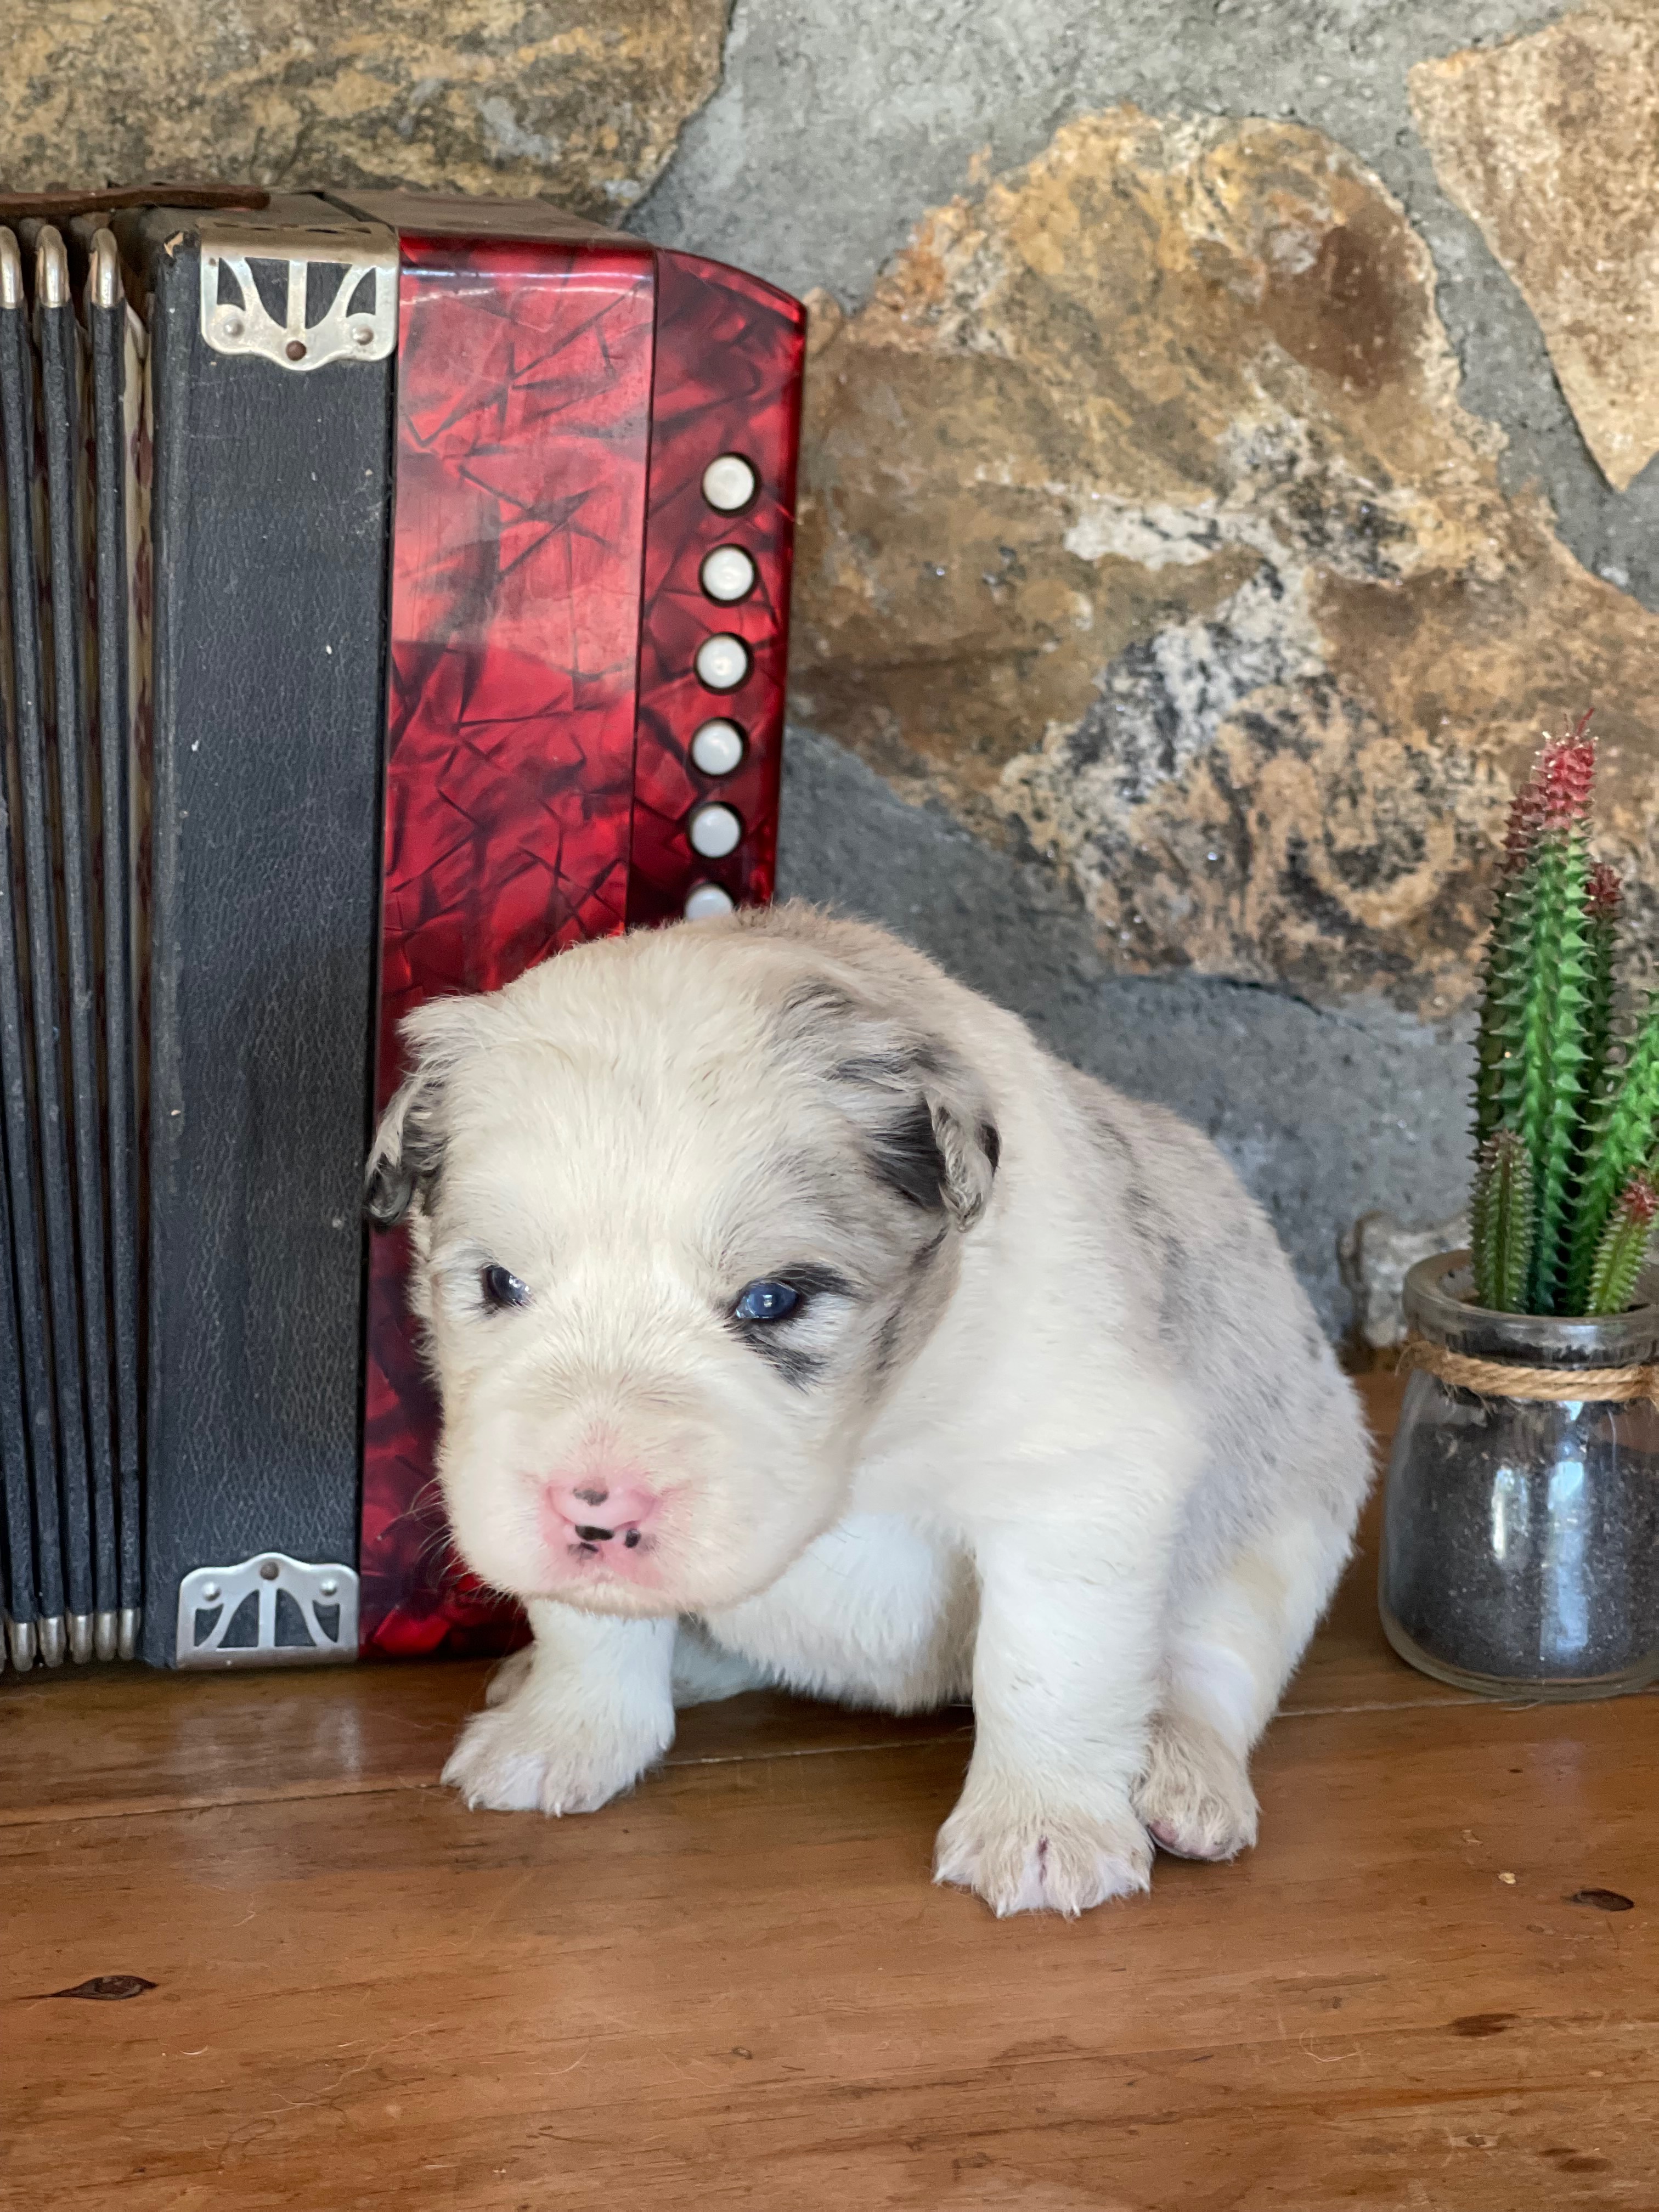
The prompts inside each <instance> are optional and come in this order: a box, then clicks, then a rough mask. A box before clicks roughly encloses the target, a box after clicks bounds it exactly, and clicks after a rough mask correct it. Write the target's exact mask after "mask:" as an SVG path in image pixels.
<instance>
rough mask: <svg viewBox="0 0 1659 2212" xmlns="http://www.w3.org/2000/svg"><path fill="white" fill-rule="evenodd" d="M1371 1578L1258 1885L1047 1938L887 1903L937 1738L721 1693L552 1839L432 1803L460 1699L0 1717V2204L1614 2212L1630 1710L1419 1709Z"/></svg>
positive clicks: (438, 1688)
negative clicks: (625, 1784)
mask: <svg viewBox="0 0 1659 2212" xmlns="http://www.w3.org/2000/svg"><path fill="white" fill-rule="evenodd" d="M1367 1387H1368V1390H1369V1391H1370V1395H1371V1396H1372V1398H1373V1400H1374V1402H1375V1403H1376V1407H1377V1408H1378V1411H1379V1413H1380V1415H1381V1417H1382V1418H1383V1420H1384V1421H1385V1422H1386V1419H1387V1418H1388V1416H1389V1413H1390V1411H1391V1408H1392V1401H1393V1390H1392V1385H1391V1384H1390V1383H1389V1381H1388V1380H1387V1379H1386V1378H1382V1379H1376V1380H1373V1381H1370V1382H1369V1383H1368V1386H1367ZM1374 1574H1375V1566H1374V1561H1373V1560H1372V1559H1371V1558H1370V1557H1369V1556H1362V1557H1361V1558H1360V1559H1358V1561H1357V1562H1356V1565H1355V1568H1354V1570H1353V1572H1352V1575H1351V1576H1350V1577H1349V1581H1348V1583H1347V1585H1346V1588H1345V1590H1344V1593H1343V1595H1342V1598H1341V1600H1340V1602H1339V1604H1338V1606H1337V1607H1336V1608H1335V1611H1334V1614H1333V1618H1332V1620H1331V1621H1330V1623H1329V1624H1328V1626H1327V1627H1326V1628H1325V1629H1324V1630H1323V1631H1322V1633H1321V1636H1320V1638H1319V1640H1318V1642H1317V1644H1316V1646H1315V1648H1314V1650H1313V1651H1312V1652H1311V1653H1310V1656H1309V1659H1308V1662H1307V1664H1306V1665H1305V1667H1304V1669H1303V1672H1302V1674H1301V1675H1300V1676H1299V1678H1298V1680H1297V1684H1296V1685H1295V1686H1294V1689H1293V1691H1292V1692H1291V1696H1290V1698H1289V1699H1287V1701H1286V1706H1285V1712H1284V1714H1283V1715H1282V1716H1281V1717H1280V1718H1279V1721H1278V1722H1277V1723H1275V1724H1274V1726H1273V1729H1272V1730H1271V1731H1270V1733H1269V1735H1268V1736H1267V1741H1266V1742H1265V1743H1264V1745H1263V1747H1262V1749H1261V1754H1260V1756H1259V1759H1258V1762H1257V1777H1258V1784H1259V1787H1260V1790H1261V1798H1262V1804H1263V1823H1262V1841H1261V1845H1260V1847H1259V1848H1258V1849H1257V1850H1255V1852H1254V1853H1253V1854H1251V1855H1250V1856H1249V1857H1248V1858H1246V1859H1244V1860H1242V1861H1240V1862H1239V1863H1237V1865H1235V1866H1232V1867H1200V1866H1188V1865H1185V1864H1181V1863H1175V1862H1171V1861H1168V1860H1160V1862H1159V1863H1158V1871H1157V1875H1156V1879H1155V1886H1154V1889H1153V1893H1152V1896H1151V1897H1150V1898H1147V1899H1139V1900H1137V1901H1135V1902H1133V1903H1132V1904H1118V1905H1108V1906H1106V1907H1104V1908H1103V1909H1102V1910H1101V1911H1097V1912H1095V1913H1091V1914H1090V1915H1088V1916H1087V1917H1085V1919H1083V1920H1082V1921H1080V1922H1078V1923H1072V1924H1066V1923H1060V1922H1055V1921H1048V1920H1041V1919H1032V1918H1025V1919H1021V1920H1017V1921H1012V1922H1008V1923H997V1922H995V1921H994V1920H993V1919H992V1917H990V1915H989V1914H988V1912H987V1911H985V1909H984V1908H983V1907H982V1906H981V1905H979V1904H978V1903H977V1902H976V1901H975V1899H971V1898H968V1897H965V1896H963V1895H960V1894H958V1893H954V1892H947V1891H941V1890H936V1889H934V1888H933V1887H931V1885H930V1883H929V1881H928V1878H927V1876H928V1859H929V1852H930V1849H931V1845H932V1841H933V1830H934V1828H935V1826H937V1825H938V1823H939V1820H941V1819H942V1818H943V1817H944V1815H945V1813H946V1812H947V1811H948V1810H949V1808H950V1805H951V1800H952V1797H953V1795H954V1793H955V1791H956V1789H957V1785H958V1784H959V1782H960V1779H961V1775H962V1771H963V1765H964V1764H965V1761H966V1759H967V1754H968V1749H969V1741H970V1729H969V1722H968V1717H967V1716H966V1715H965V1714H964V1713H961V1712H948V1713H945V1714H941V1715H936V1716H933V1717H928V1718H926V1719H921V1720H915V1721H895V1720H892V1719H890V1718H887V1717H883V1716H880V1715H872V1714H867V1713H847V1712H840V1711H834V1710H831V1709H828V1708H824V1707H821V1706H815V1705H805V1704H799V1703H795V1702H793V1701H791V1700H788V1699H781V1698H747V1699H739V1700H735V1701H733V1702H732V1704H730V1705H725V1706H719V1707H710V1708H707V1709H705V1710H703V1711H700V1712H696V1713H692V1714H689V1715H687V1716H686V1717H685V1720H684V1725H683V1727H682V1729H681V1734H680V1739H679V1741H678V1744H677V1745H676V1747H675V1749H674V1752H673V1753H672V1754H671V1758H670V1759H669V1761H668V1762H667V1764H666V1765H665V1767H664V1768H663V1769H662V1770H661V1771H659V1772H658V1773H656V1774H655V1775H653V1777H651V1778H649V1779H647V1782H646V1783H645V1784H643V1785H642V1786H641V1789H640V1790H638V1791H637V1792H636V1794H635V1796H633V1797H631V1798H629V1800H627V1801H626V1802H623V1803H621V1804H618V1805H615V1806H612V1807H611V1808H608V1809H607V1810H606V1811H605V1812H603V1813H600V1814H595V1815H592V1816H590V1817H588V1818H586V1819H576V1820H565V1821H544V1820H539V1819H537V1818H534V1817H532V1816H529V1815H525V1814H469V1813H466V1812H465V1811H463V1810H462V1809H461V1808H460V1807H459V1805H457V1804H456V1803H455V1802H453V1799H451V1798H450V1797H449V1796H448V1795H447V1793H445V1792H444V1791H442V1790H440V1789H438V1788H437V1787H436V1786H435V1785H436V1776H437V1773H438V1770H439V1767H440V1765H441V1763H442V1759H443V1757H444V1754H445V1751H446V1749H447V1745H448V1742H449V1740H450V1737H451V1735H453V1730H454V1728H455V1726H456V1724H457V1722H458V1721H459V1718H460V1717H461V1716H462V1715H463V1714H464V1713H465V1712H466V1711H469V1710H471V1707H472V1706H473V1705H476V1704H477V1701H478V1699H479V1697H480V1695H481V1692H482V1685H483V1673H484V1670H483V1669H482V1668H477V1667H473V1666H467V1665H457V1666H426V1667H420V1666H416V1667H410V1668H368V1667H364V1668H356V1669H341V1670H338V1671H328V1670H323V1671H319V1672H317V1673H315V1674H304V1675H301V1674H286V1675H284V1674H267V1675H257V1674H250V1675H243V1676H240V1677H237V1676H227V1677H222V1678H205V1679H204V1678H195V1679H191V1678H185V1679H178V1678H166V1677H159V1676H155V1675H151V1674H144V1673H143V1672H141V1671H138V1670H135V1669H131V1668H106V1669H101V1670H84V1671H80V1672H77V1673H76V1674H69V1673H68V1672H67V1670H66V1671H65V1673H64V1674H62V1675H58V1676H53V1677H50V1678H48V1677H45V1676H41V1675H34V1676H31V1677H29V1678H27V1679H26V1680H21V1681H20V1680H17V1678H15V1676H7V1677H5V1678H4V1679H3V1680H0V1896H3V1903H4V1908H5V1918H6V1929H7V1932H6V1938H5V1943H4V1948H3V1955H0V2203H3V2204H4V2205H5V2206H6V2207H7V2208H8V2212H9V2208H10V2207H12V2206H14V2205H15V2206H17V2207H19V2208H21V2207H25V2206H27V2207H29V2208H31V2212H34V2208H52V2212H55V2208H58V2207H64V2208H74V2212H94V2208H95V2212H105V2208H111V2212H218V2208H220V2207H224V2208H226V2212H230V2208H233V2207H234V2208H236V2212H266V2208H276V2207H282V2208H284V2212H286V2209H287V2208H301V2212H337V2208H339V2212H345V2208H354V2212H355V2208H362V2212H382V2208H385V2212H392V2208H394V2207H395V2208H397V2212H428V2208H433V2212H436V2208H465V2212H474V2208H476V2212H546V2208H564V2207H570V2208H573V2212H659V2208H661V2212H667V2208H686V2209H687V2212H702V2208H710V2212H712V2209H713V2208H714V2207H720V2208H723V2209H724V2208H753V2212H820V2208H823V2212H829V2208H835V2212H841V2208H843V2207H845V2208H848V2212H865V2208H868V2209H869V2212H885V2208H901V2207H902V2208H913V2207H914V2208H922V2209H923V2212H931V2209H932V2208H933V2207H936V2206H937V2207H958V2206H959V2207H963V2208H978V2207H992V2206H994V2207H1003V2206H1009V2207H1020V2208H1030V2212H1084V2208H1088V2212H1336V2208H1344V2212H1347V2209H1348V2208H1357V2212H1374V2209H1375V2212H1383V2208H1388V2212H1395V2208H1400V2212H1529V2208H1532V2207H1534V2206H1535V2207H1539V2208H1548V2212H1553V2208H1556V2207H1564V2208H1565V2207H1580V2206H1596V2207H1609V2208H1613V2207H1617V2208H1620V2212H1651V2209H1652V2208H1656V2207H1659V2151H1656V2140H1659V2124H1656V2123H1659V2057H1656V2044H1659V1943H1656V1938H1655V1934H1654V1927H1655V1916H1656V1910H1659V1832H1656V1824H1655V1820H1654V1812H1655V1807H1656V1802H1659V1788H1656V1781H1655V1775H1656V1759H1659V1698H1655V1697H1652V1696H1644V1697H1639V1698H1633V1699H1623V1700H1620V1701H1618V1702H1615V1703H1612V1704H1607V1705H1579V1706H1566V1707H1542V1706H1537V1707H1531V1708H1510V1707H1500V1706H1494V1705H1487V1704H1485V1703H1481V1702H1480V1701H1477V1700H1473V1699H1466V1698H1462V1697H1460V1696H1458V1695H1457V1694H1455V1693H1454V1692H1449V1691H1446V1690H1443V1689H1442V1688H1440V1687H1438V1686H1437V1685H1435V1684H1432V1683H1430V1682H1427V1681H1425V1680H1422V1679H1421V1678H1420V1677H1419V1676H1417V1675H1415V1674H1413V1673H1411V1672H1410V1671H1409V1670H1408V1669H1407V1668H1404V1667H1402V1666H1401V1664H1400V1663H1399V1662H1397V1661H1396V1660H1395V1659H1394V1658H1393V1657H1392V1656H1391V1655H1390V1654H1389V1652H1388V1650H1387V1649H1386V1647H1385V1646H1384V1645H1383V1642H1382V1639H1381V1637H1380V1635H1379V1634H1378V1633H1377V1631H1376V1616H1375V1608H1374V1605H1373V1602H1372V1596H1371V1587H1372V1581H1373V1577H1374ZM1587 1891H1594V1892H1597V1893H1600V1895H1599V1897H1597V1898H1596V1899H1591V1900H1590V1901H1588V1902H1584V1901H1575V1899H1579V1898H1580V1897H1581V1895H1582V1893H1584V1892H1587ZM1625 1899H1628V1900H1630V1904H1629V1908H1628V1909H1624V1906H1623V1902H1622V1901H1623V1900H1625ZM1610 1908H1611V1909H1610ZM118 1977H128V1978H132V1979H136V1980H138V1981H142V1982H143V1984H148V1985H149V1986H145V1987H143V1988H141V1989H139V1990H137V1993H136V1994H133V1995H119V1994H117V1993H116V1992H118V1991H119V1990H122V1989H125V1988H128V1987H130V1986H131V1983H130V1982H129V1983H122V1982H119V1981H118V1980H117V1979H116V1978H118ZM100 1981H103V1982H105V1983H106V1984H112V1989H111V1990H110V1993H108V1994H104V1995H100V1994H99V1993H98V1992H97V1991H96V1990H94V1991H92V1992H91V1993H89V1994H88V1995H87V1996H59V1995H55V1994H53V1993H54V1992H58V1991H66V1990H75V1989H77V1988H78V1987H80V1986H81V1985H82V1984H88V1983H92V1984H95V1983H98V1982H100Z"/></svg>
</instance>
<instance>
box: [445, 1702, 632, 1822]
mask: <svg viewBox="0 0 1659 2212" xmlns="http://www.w3.org/2000/svg"><path fill="white" fill-rule="evenodd" d="M538 1723H539V1724H538ZM672 1733H673V1731H672V1727H671V1726H670V1728H669V1729H668V1732H667V1733H666V1734H664V1733H662V1732H661V1731H660V1730H652V1731H649V1732H647V1733H641V1732H638V1731H636V1730H633V1729H627V1730H623V1729H617V1728H615V1727H614V1726H613V1727H611V1728H608V1729H607V1728H605V1727H603V1726H598V1727H596V1726H593V1725H592V1724H590V1725H589V1726H587V1727H586V1728H581V1729H573V1728H572V1727H571V1726H570V1723H569V1722H568V1719H567V1720H565V1721H564V1722H563V1723H562V1724H561V1723H557V1722H555V1723H552V1724H549V1723H547V1722H546V1721H545V1720H544V1719H542V1718H541V1717H540V1716H539V1715H538V1711H537V1707H536V1705H535V1703H534V1701H533V1700H532V1699H528V1698H526V1696H525V1695H524V1693H523V1692H522V1691H520V1693H519V1694H518V1695H517V1696H516V1697H513V1696H509V1698H508V1699H507V1702H506V1703H504V1704H501V1705H495V1706H494V1707H493V1708H492V1709H491V1710H490V1711H487V1712H482V1713H475V1714H474V1715H473V1717H472V1718H471V1720H470V1721H469V1722H468V1723H467V1724H466V1726H465V1728H464V1729H462V1730H461V1733H460V1736H459V1741H457V1743H456V1746H455V1748H454V1750H453V1752H452V1753H450V1756H449V1762H448V1764H447V1765H446V1767H445V1768H444V1771H443V1779H444V1781H445V1782H446V1783H447V1784H448V1785H449V1787H450V1788H451V1789H452V1790H459V1791H460V1793H461V1795H462V1796H463V1797H465V1800H466V1802H467V1803H468V1804H469V1805H470V1806H471V1807H472V1808H474V1809H475V1810H476V1809H478V1808H487V1809H488V1810H489V1811H491V1812H495V1813H549V1814H562V1813H597V1812H598V1810H599V1808H600V1806H601V1805H608V1804H609V1803H610V1802H611V1799H612V1798H613V1797H617V1796H621V1795H622V1793H623V1790H631V1789H632V1788H633V1786H634V1784H635V1783H636V1782H637V1781H638V1780H639V1778H640V1777H641V1774H642V1773H643V1772H644V1771H645V1770H646V1768H647V1766H649V1765H651V1764H652V1762H653V1760H654V1759H659V1758H660V1757H661V1755H662V1753H664V1752H665V1750H666V1749H667V1748H668V1745H669V1742H670V1741H671V1739H672Z"/></svg>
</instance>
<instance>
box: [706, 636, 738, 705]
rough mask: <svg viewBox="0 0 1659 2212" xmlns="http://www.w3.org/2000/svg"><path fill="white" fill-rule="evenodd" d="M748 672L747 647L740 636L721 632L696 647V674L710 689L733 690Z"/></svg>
mask: <svg viewBox="0 0 1659 2212" xmlns="http://www.w3.org/2000/svg"><path fill="white" fill-rule="evenodd" d="M748 673H749V648H748V647H747V646H746V645H745V644H744V641H743V640H742V639H741V638H740V637H733V636H732V635H731V634H730V633H729V632H722V633H721V634H720V635H719V636H718V637H706V638H705V639H704V640H703V641H702V644H701V645H700V646H699V647H698V648H697V674H698V675H699V676H700V677H701V678H702V681H703V682H704V683H705V684H707V685H708V688H709V690H711V691H735V690H736V689H737V687H738V684H741V683H742V682H743V680H744V677H745V676H747V675H748Z"/></svg>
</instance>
